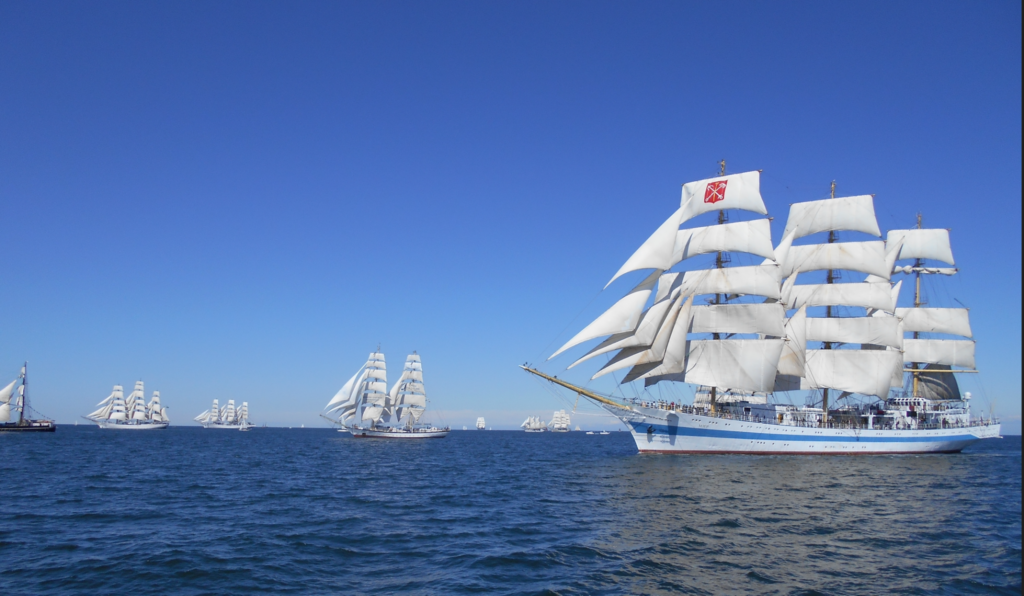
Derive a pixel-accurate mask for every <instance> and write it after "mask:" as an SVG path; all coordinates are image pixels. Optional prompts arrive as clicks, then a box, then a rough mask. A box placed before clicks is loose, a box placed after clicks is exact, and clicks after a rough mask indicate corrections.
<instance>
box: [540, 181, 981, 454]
mask: <svg viewBox="0 0 1024 596" xmlns="http://www.w3.org/2000/svg"><path fill="white" fill-rule="evenodd" d="M727 210H741V211H748V212H753V213H755V214H759V215H762V216H765V215H767V209H766V208H765V206H764V202H763V200H762V198H761V194H760V173H759V172H746V173H743V174H734V175H728V176H727V175H725V164H724V162H722V175H721V176H719V177H717V178H712V179H707V180H700V181H697V182H691V183H688V184H685V185H683V191H682V200H681V203H680V207H679V209H677V210H676V212H675V213H673V215H672V216H671V217H669V219H668V220H667V221H666V222H665V223H664V224H662V226H661V227H659V228H658V230H656V231H655V232H654V234H652V235H651V237H650V238H649V239H648V240H647V241H646V242H645V243H644V244H643V245H642V246H641V247H640V248H639V249H638V250H637V251H636V252H635V253H634V254H633V256H632V257H630V258H629V260H627V261H626V263H625V264H624V265H623V266H622V267H621V268H620V269H619V271H618V272H617V273H616V274H615V276H614V277H613V278H612V281H614V280H615V279H616V278H618V277H619V276H621V275H623V274H625V273H628V272H632V271H639V270H645V269H646V270H653V272H652V273H651V274H650V275H648V276H647V277H646V278H645V279H644V280H643V281H641V282H640V284H639V285H637V286H636V287H634V288H633V289H632V290H630V292H629V293H628V294H627V295H626V296H625V297H624V298H622V299H621V300H619V301H618V302H616V303H615V304H614V305H613V306H612V307H611V308H610V309H608V310H607V311H606V312H605V313H604V314H602V315H601V316H600V317H598V318H597V319H596V320H595V321H594V322H592V323H591V324H590V325H588V326H587V327H586V328H584V329H583V330H582V331H580V332H579V333H578V334H577V335H576V336H575V337H573V338H572V339H571V340H569V342H567V343H566V344H565V345H564V346H562V347H561V348H560V349H559V350H558V351H557V352H555V354H553V355H552V358H553V357H554V356H557V355H559V354H561V353H562V352H564V351H566V350H569V349H570V348H573V347H574V346H577V345H579V344H581V343H583V342H586V341H588V340H592V339H597V338H601V337H604V338H606V339H604V340H603V341H602V342H600V343H599V344H597V345H596V346H595V347H593V348H592V349H591V350H590V351H589V352H587V353H586V354H585V355H584V356H583V357H582V358H579V359H578V360H577V361H576V362H575V363H573V364H572V365H570V366H569V368H573V367H575V366H576V365H578V364H580V363H582V362H584V361H587V360H589V359H591V358H593V357H595V356H599V355H603V354H608V355H611V358H610V359H609V360H608V362H607V364H605V365H604V366H603V367H602V368H601V369H600V370H598V372H597V373H596V374H595V375H594V376H593V377H592V378H597V377H600V376H602V375H606V374H609V373H613V372H615V371H623V372H624V373H625V376H624V377H623V379H622V381H621V382H622V383H629V382H632V381H643V383H644V389H646V388H648V387H651V386H652V385H655V384H657V383H659V382H666V381H667V382H677V383H686V384H688V385H690V386H694V387H695V398H694V401H693V404H692V405H682V404H679V403H676V402H674V401H668V400H665V399H656V398H654V397H646V398H643V397H641V398H633V399H626V400H622V399H616V398H613V397H611V396H608V395H602V394H599V393H596V392H593V391H590V390H588V389H585V388H583V387H580V386H578V385H574V384H572V383H568V382H566V381H563V380H560V379H557V378H555V377H553V376H550V375H547V374H544V373H542V372H540V371H537V370H536V369H534V368H530V367H528V366H525V365H524V366H523V368H524V369H525V370H527V371H528V372H531V373H533V374H536V375H538V376H540V377H543V378H545V379H547V380H549V381H551V382H552V383H555V384H558V385H561V386H563V387H566V388H568V389H570V390H572V391H573V392H575V393H577V394H578V395H581V396H584V397H587V398H589V399H591V400H593V401H595V402H597V403H598V404H599V405H600V406H602V407H603V408H604V409H606V410H607V411H609V412H610V413H612V414H613V415H615V416H616V417H618V418H619V419H620V420H622V421H623V422H624V423H625V424H626V425H627V426H628V427H629V428H630V430H631V431H632V435H633V438H634V440H635V442H636V444H637V447H638V448H639V450H640V451H643V452H669V453H800V454H802V453H807V454H869V453H952V452H958V451H961V450H962V449H964V448H965V447H967V446H968V445H970V444H972V443H974V442H975V441H977V440H979V439H982V438H988V437H997V436H998V435H999V430H1000V425H999V422H998V421H997V420H994V419H979V418H973V417H972V416H971V414H970V398H971V394H970V393H969V392H968V393H964V394H963V395H962V396H961V394H960V390H959V387H958V385H957V382H956V379H955V377H954V374H957V373H975V372H977V371H976V370H975V369H974V366H975V363H974V341H972V340H971V339H970V337H971V329H970V325H969V322H968V311H967V309H966V308H933V307H927V308H926V307H925V306H924V305H925V304H926V303H925V301H924V300H923V297H922V295H921V278H922V276H923V275H924V276H927V275H936V274H937V275H953V274H955V273H956V272H957V270H956V269H954V268H948V267H941V266H938V265H935V264H934V262H935V261H938V262H941V263H944V264H947V265H953V264H954V261H953V255H952V251H951V249H950V243H949V233H948V231H946V230H931V229H922V228H921V220H920V217H918V225H917V227H916V228H914V229H907V230H890V231H889V233H888V236H887V239H886V241H885V242H882V241H881V240H869V241H863V242H839V243H837V242H836V241H837V239H838V238H837V233H838V232H858V233H862V234H867V235H870V236H873V237H875V238H879V237H880V236H881V231H880V230H879V227H878V223H877V221H876V219H875V212H874V201H873V197H872V196H870V195H863V196H853V197H840V198H836V197H835V184H834V183H833V185H832V193H831V197H830V198H828V199H824V200H818V201H810V202H806V203H796V204H793V205H792V206H791V208H790V212H789V219H788V221H787V223H786V228H785V231H784V233H783V239H782V241H781V243H780V244H779V245H778V246H773V245H772V242H771V230H770V228H769V220H768V219H767V218H765V217H762V218H757V219H752V220H748V221H738V222H733V223H727V222H728V221H729V217H728V216H727ZM715 211H717V212H718V214H717V223H716V224H714V225H708V226H703V227H690V228H682V229H680V226H681V224H683V223H684V222H686V221H688V220H690V219H692V218H694V217H697V216H699V215H702V214H705V213H713V212H715ZM822 233H827V241H826V242H824V243H818V244H795V243H794V241H795V240H797V239H800V238H803V237H806V236H811V235H814V234H822ZM730 253H747V254H752V255H754V256H755V257H759V258H762V259H764V260H763V261H762V262H761V263H760V264H754V265H750V266H736V267H726V264H728V263H730V261H731V258H730ZM700 255H709V256H710V255H714V266H713V267H712V268H698V269H694V270H690V271H685V272H669V270H670V269H671V268H673V267H674V266H675V265H677V264H679V263H682V262H684V261H686V260H688V259H691V258H693V257H697V256H700ZM748 258H749V257H748ZM901 260H903V261H910V264H908V265H899V264H897V262H898V261H901ZM812 272H824V280H823V281H824V283H811V284H807V283H805V284H801V285H797V284H796V279H797V276H798V275H801V276H807V274H811V273H812ZM857 273H860V274H862V275H866V277H864V278H861V281H856V280H851V281H850V282H849V283H835V282H837V281H839V280H840V279H841V278H843V277H847V278H852V277H854V276H855V275H856V274H857ZM895 274H909V275H912V276H913V278H914V282H915V292H914V303H913V307H912V308H898V307H897V304H896V302H897V298H898V296H899V291H900V287H901V284H902V282H897V283H895V284H893V283H891V279H890V278H891V276H893V275H895ZM818 275H820V273H818ZM609 284H611V282H609ZM652 296H653V302H652V303H651V304H650V306H648V307H647V308H645V305H647V303H648V301H649V299H650V298H651V297H652ZM698 297H700V298H701V302H702V303H701V304H698V303H697V298H698ZM812 309H813V312H814V313H815V314H817V315H819V316H811V312H810V311H812ZM840 309H842V312H840ZM822 311H824V312H823V313H822ZM821 314H824V316H820V315H821ZM839 314H843V315H845V316H837V315H839ZM905 333H912V334H913V335H912V337H905ZM922 334H926V335H927V337H924V336H922ZM954 337H955V339H954ZM964 338H966V339H964ZM612 353H614V355H612ZM954 367H957V368H954ZM791 391H810V393H809V394H804V396H805V398H807V405H794V404H792V403H791V400H789V399H786V398H785V395H786V394H787V392H791ZM836 394H838V395H836ZM780 397H781V398H782V399H780Z"/></svg>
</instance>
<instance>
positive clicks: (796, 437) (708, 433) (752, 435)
mask: <svg viewBox="0 0 1024 596" xmlns="http://www.w3.org/2000/svg"><path fill="white" fill-rule="evenodd" d="M632 426H633V430H634V432H636V433H639V434H646V433H647V427H648V426H654V434H656V435H661V436H665V435H668V436H670V437H672V436H677V437H713V438H718V439H737V440H746V441H813V442H816V443H828V442H833V443H836V442H839V443H940V442H946V441H977V440H978V437H976V436H974V435H972V434H964V435H932V436H924V437H922V436H916V437H907V436H903V437H897V436H891V437H866V436H863V435H862V436H859V437H858V436H855V435H854V436H850V435H833V434H821V435H807V434H796V433H794V434H777V433H756V432H747V431H735V430H716V429H710V428H692V427H688V426H666V425H661V424H651V423H648V422H644V423H640V424H636V423H634V424H632ZM831 430H835V429H831ZM886 432H892V431H886ZM904 432H921V431H904Z"/></svg>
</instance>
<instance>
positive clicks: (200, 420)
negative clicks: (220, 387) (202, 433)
mask: <svg viewBox="0 0 1024 596" xmlns="http://www.w3.org/2000/svg"><path fill="white" fill-rule="evenodd" d="M90 417H91V415H90ZM209 417H210V411H209V410H204V411H203V413H202V414H200V415H198V416H196V417H195V418H193V419H192V420H195V421H196V422H198V423H200V424H202V423H203V422H206V421H207V419H209Z"/></svg>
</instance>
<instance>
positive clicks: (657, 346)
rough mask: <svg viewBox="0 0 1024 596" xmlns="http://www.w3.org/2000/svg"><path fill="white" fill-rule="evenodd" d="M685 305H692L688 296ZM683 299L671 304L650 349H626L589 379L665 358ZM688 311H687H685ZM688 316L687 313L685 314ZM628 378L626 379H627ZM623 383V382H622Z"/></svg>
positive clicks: (658, 361)
mask: <svg viewBox="0 0 1024 596" xmlns="http://www.w3.org/2000/svg"><path fill="white" fill-rule="evenodd" d="M686 303H687V304H688V305H689V304H692V303H693V297H692V296H690V297H689V298H688V299H687V301H686ZM682 305H683V297H682V296H679V297H678V298H676V300H675V301H674V302H673V304H672V308H671V310H670V311H669V314H668V315H667V316H666V317H665V320H664V321H663V322H662V325H661V328H660V329H659V330H658V334H657V335H656V336H655V338H654V342H653V343H652V344H651V345H650V347H637V348H626V349H624V350H621V351H620V352H619V353H618V354H616V355H615V356H614V357H613V358H612V359H611V360H609V361H608V364H605V365H604V366H603V367H602V368H601V370H599V371H597V373H596V374H595V375H594V376H593V377H591V378H592V379H596V378H598V377H601V376H604V375H606V374H608V373H610V372H614V371H616V370H620V369H623V368H627V367H630V366H638V365H645V364H652V365H653V364H655V363H660V362H661V361H662V359H663V358H664V357H665V353H666V350H667V349H668V344H669V339H670V337H671V335H672V331H673V329H674V327H675V324H676V320H677V319H678V316H679V312H680V310H681V309H682ZM687 310H689V309H687ZM686 315H687V316H689V312H687V313H686ZM627 378H628V377H627ZM624 382H625V381H624Z"/></svg>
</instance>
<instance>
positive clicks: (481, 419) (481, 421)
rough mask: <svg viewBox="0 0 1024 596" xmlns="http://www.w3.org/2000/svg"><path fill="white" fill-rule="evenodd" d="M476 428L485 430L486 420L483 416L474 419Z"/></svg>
mask: <svg viewBox="0 0 1024 596" xmlns="http://www.w3.org/2000/svg"><path fill="white" fill-rule="evenodd" d="M476 429H477V430H486V429H487V421H486V420H484V417H483V416H481V417H479V418H477V419H476Z"/></svg>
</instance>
